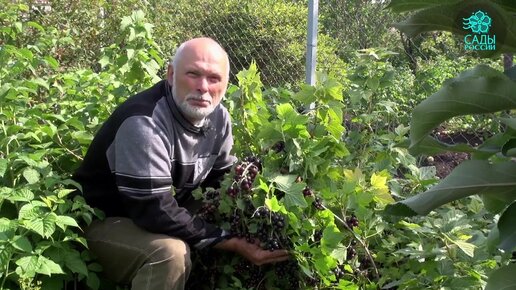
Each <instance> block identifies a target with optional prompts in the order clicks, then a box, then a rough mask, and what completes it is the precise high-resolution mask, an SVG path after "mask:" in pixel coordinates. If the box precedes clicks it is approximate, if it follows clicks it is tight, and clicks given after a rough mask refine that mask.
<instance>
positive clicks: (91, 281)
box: [86, 273, 100, 290]
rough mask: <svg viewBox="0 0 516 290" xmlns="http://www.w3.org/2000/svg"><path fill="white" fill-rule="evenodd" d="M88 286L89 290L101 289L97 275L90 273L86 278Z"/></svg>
mask: <svg viewBox="0 0 516 290" xmlns="http://www.w3.org/2000/svg"><path fill="white" fill-rule="evenodd" d="M86 285H88V287H89V289H93V290H96V289H99V288H100V279H99V277H98V276H97V274H95V273H89V274H88V277H87V278H86Z"/></svg>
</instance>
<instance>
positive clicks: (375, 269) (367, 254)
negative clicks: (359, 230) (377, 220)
mask: <svg viewBox="0 0 516 290" xmlns="http://www.w3.org/2000/svg"><path fill="white" fill-rule="evenodd" d="M323 207H324V208H325V209H327V210H329V211H330V212H331V213H332V214H333V217H334V218H335V219H336V220H338V221H339V222H341V223H342V225H343V226H344V227H345V228H346V229H347V230H348V231H349V232H351V233H352V234H353V236H354V238H355V239H356V240H357V241H358V242H359V243H360V244H361V245H362V247H364V250H365V253H366V256H367V258H368V259H369V261H371V264H372V265H373V269H374V275H375V277H376V279H380V274H379V273H378V268H377V267H376V263H375V262H374V259H373V256H372V255H371V252H369V249H368V248H367V246H366V244H365V243H364V241H363V240H362V239H361V238H360V237H359V236H358V235H357V234H356V233H355V232H354V231H353V230H352V229H351V228H350V227H349V226H348V224H347V223H346V222H345V221H344V220H342V219H341V218H340V217H339V216H338V215H336V214H335V213H334V212H333V211H331V210H330V209H328V208H327V207H326V206H324V205H323Z"/></svg>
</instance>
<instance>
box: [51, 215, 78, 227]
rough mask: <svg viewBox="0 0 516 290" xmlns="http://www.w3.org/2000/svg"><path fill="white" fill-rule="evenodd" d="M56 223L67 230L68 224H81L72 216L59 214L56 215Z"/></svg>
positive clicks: (75, 225)
mask: <svg viewBox="0 0 516 290" xmlns="http://www.w3.org/2000/svg"><path fill="white" fill-rule="evenodd" d="M56 225H57V226H58V227H60V228H61V229H63V230H65V229H66V226H72V227H76V228H78V227H79V225H78V224H77V221H76V220H75V219H73V218H72V217H69V216H65V215H58V216H57V217H56Z"/></svg>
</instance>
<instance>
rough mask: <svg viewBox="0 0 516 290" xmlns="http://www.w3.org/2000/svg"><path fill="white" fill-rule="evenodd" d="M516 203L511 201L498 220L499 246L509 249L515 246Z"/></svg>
mask: <svg viewBox="0 0 516 290" xmlns="http://www.w3.org/2000/svg"><path fill="white" fill-rule="evenodd" d="M515 224H516V203H514V202H513V203H512V204H511V205H510V206H509V207H507V209H506V210H505V211H504V212H503V214H502V216H500V219H499V220H498V231H499V234H500V248H502V249H504V250H506V251H508V252H509V251H511V250H512V249H514V247H515V246H516V227H515V226H514V225H515Z"/></svg>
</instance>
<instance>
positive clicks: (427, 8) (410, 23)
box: [389, 0, 516, 56]
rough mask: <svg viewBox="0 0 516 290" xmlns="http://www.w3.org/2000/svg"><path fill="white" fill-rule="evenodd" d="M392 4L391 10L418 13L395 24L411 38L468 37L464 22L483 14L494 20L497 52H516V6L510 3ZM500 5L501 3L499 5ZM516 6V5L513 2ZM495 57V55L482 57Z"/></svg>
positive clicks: (477, 0)
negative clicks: (427, 35)
mask: <svg viewBox="0 0 516 290" xmlns="http://www.w3.org/2000/svg"><path fill="white" fill-rule="evenodd" d="M424 2H428V3H423V1H414V0H412V1H392V2H391V4H390V5H389V7H390V8H391V9H393V10H394V11H414V10H418V11H417V12H416V13H414V14H412V15H411V16H410V17H409V18H408V19H406V20H404V21H402V22H400V23H397V24H395V27H396V28H398V29H399V30H401V31H403V32H404V33H406V34H407V35H409V36H410V37H414V36H417V35H418V34H420V33H423V32H428V31H450V32H453V33H455V34H460V35H466V34H468V33H469V32H468V30H466V29H464V28H463V25H464V24H463V21H464V19H466V18H468V17H470V16H471V15H472V14H473V13H475V12H477V11H479V10H481V11H484V12H485V13H487V15H489V16H490V17H491V18H492V24H491V27H490V30H489V35H491V36H492V35H496V51H495V52H497V53H502V52H513V51H514V50H515V49H516V22H515V21H514V17H513V14H511V13H509V11H514V9H515V7H514V6H515V5H514V3H511V2H509V1H488V0H474V1H471V0H462V1H441V3H437V2H438V1H435V0H432V1H424ZM495 2H499V3H495ZM513 2H514V1H513ZM481 54H482V55H485V56H491V55H492V54H493V53H492V51H485V52H482V53H481Z"/></svg>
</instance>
